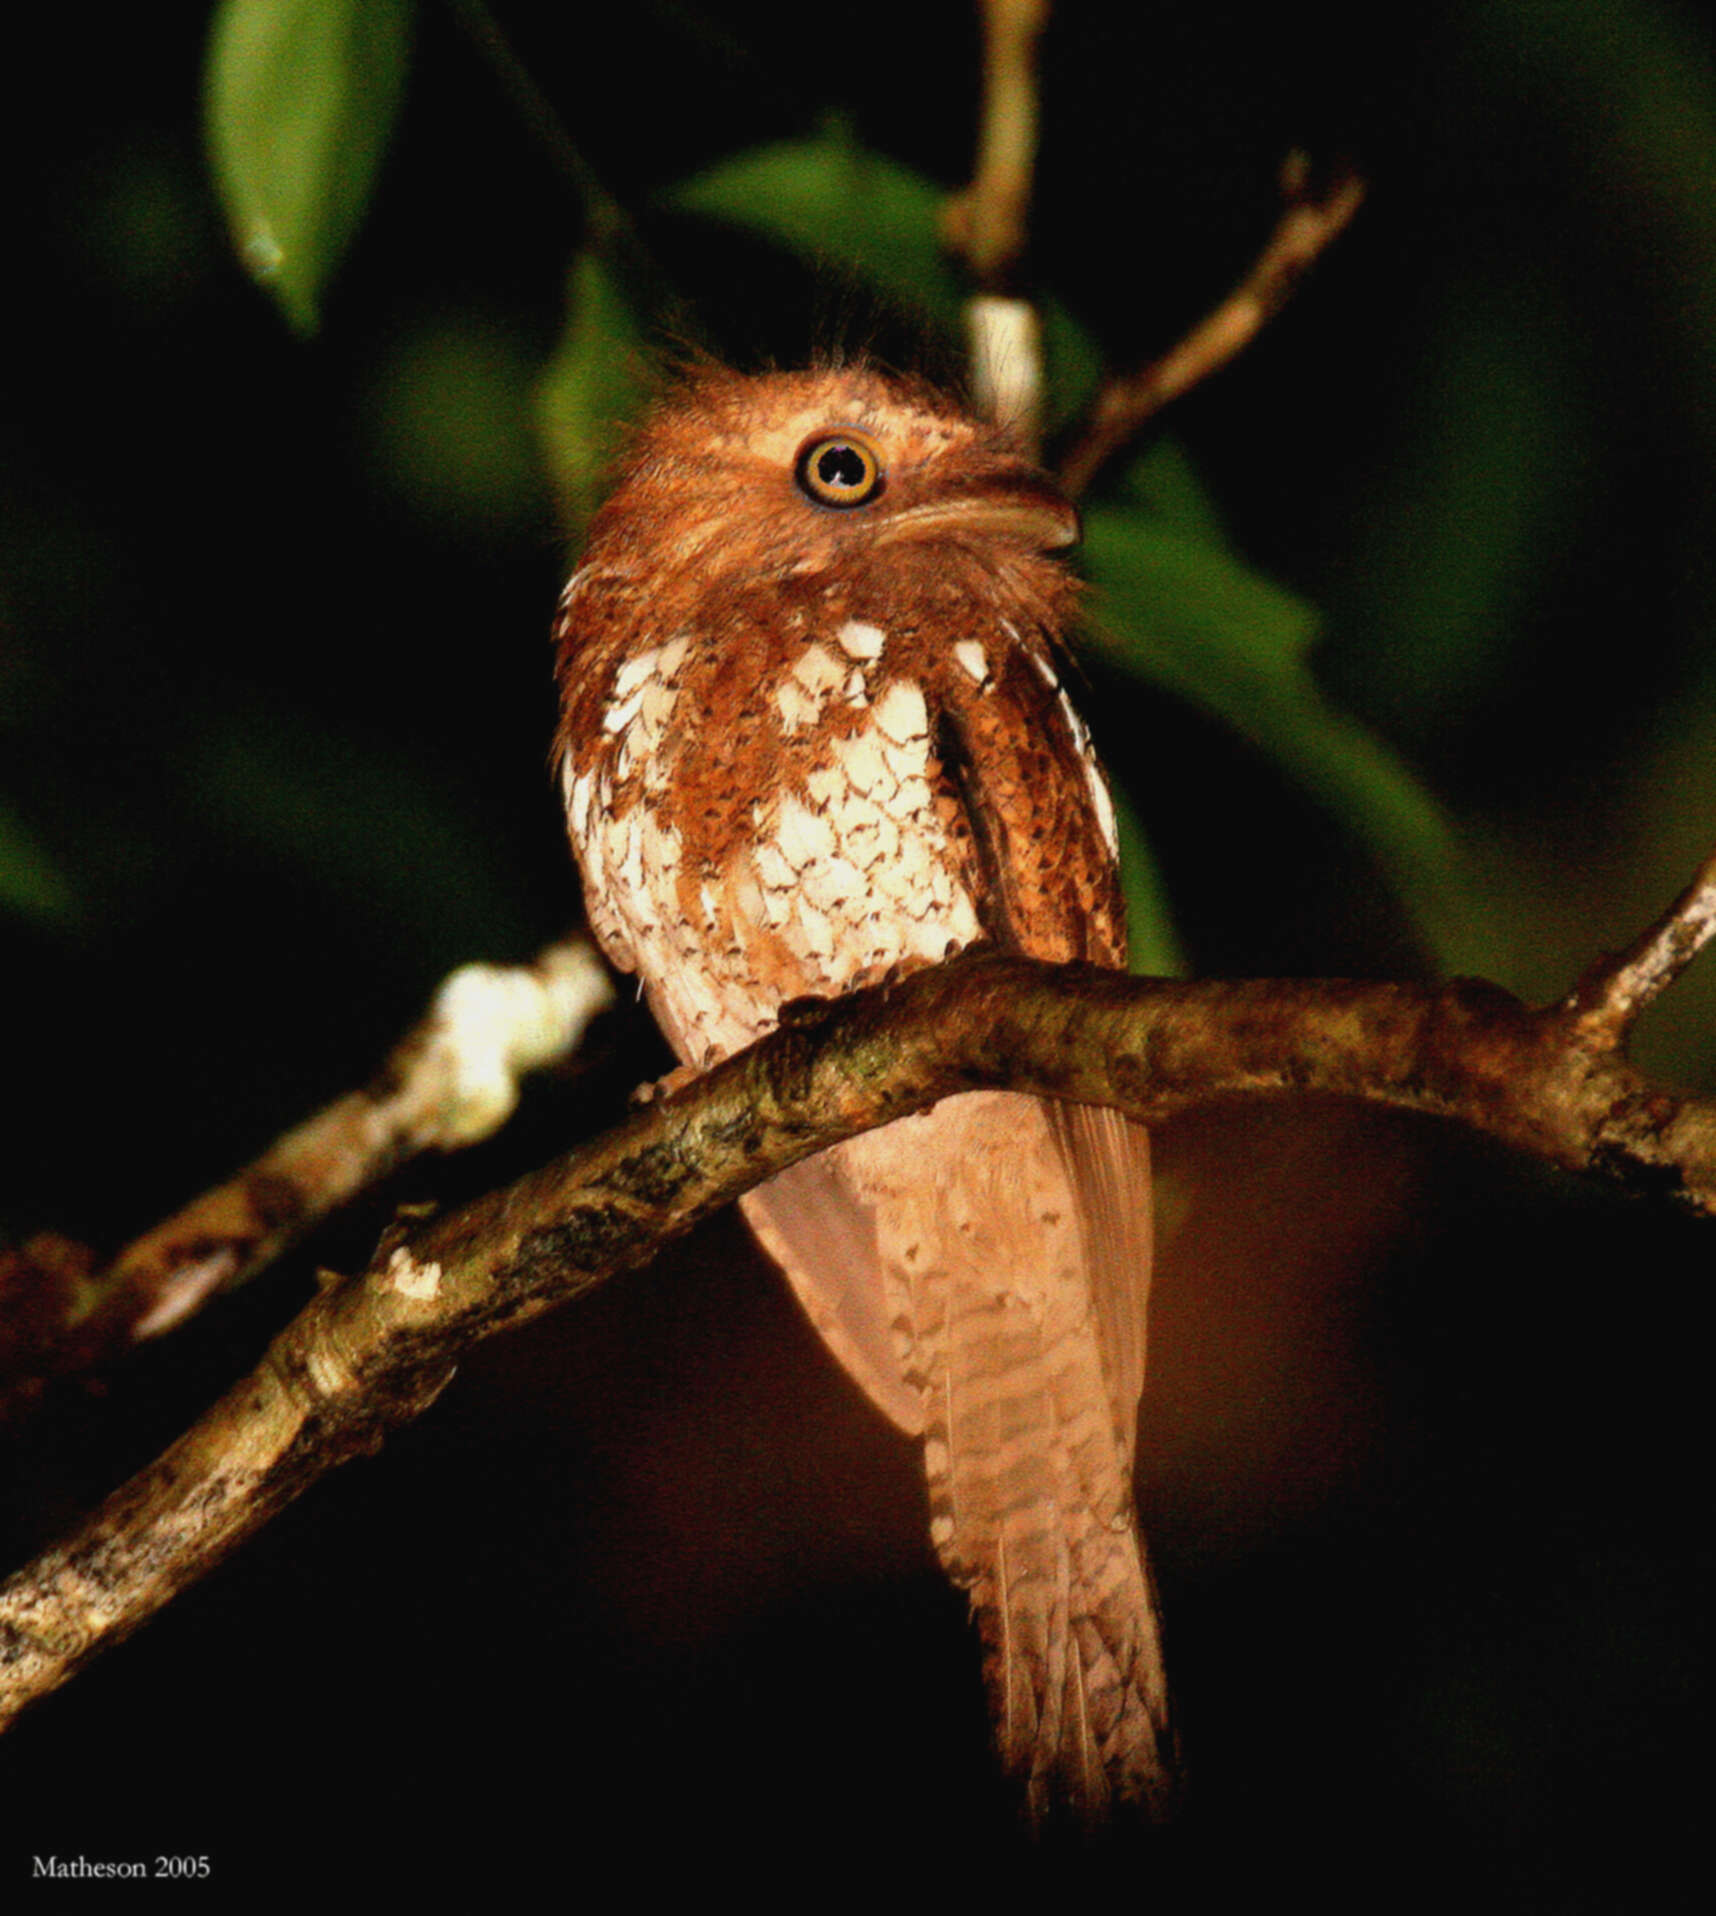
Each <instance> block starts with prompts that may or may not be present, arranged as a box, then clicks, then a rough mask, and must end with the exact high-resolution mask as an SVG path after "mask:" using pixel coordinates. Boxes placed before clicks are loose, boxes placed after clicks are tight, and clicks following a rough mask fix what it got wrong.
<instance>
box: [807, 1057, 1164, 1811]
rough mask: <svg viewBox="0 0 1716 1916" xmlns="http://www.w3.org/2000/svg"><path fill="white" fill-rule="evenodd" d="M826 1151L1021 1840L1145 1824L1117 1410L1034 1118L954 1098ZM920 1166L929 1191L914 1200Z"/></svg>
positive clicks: (1143, 1575)
mask: <svg viewBox="0 0 1716 1916" xmlns="http://www.w3.org/2000/svg"><path fill="white" fill-rule="evenodd" d="M840 1149H841V1153H842V1155H843V1159H844V1163H843V1170H844V1172H845V1174H846V1175H847V1176H849V1177H850V1178H851V1179H852V1180H853V1183H854V1186H855V1187H856V1188H857V1189H858V1190H859V1191H860V1192H861V1193H862V1194H863V1195H864V1196H865V1198H866V1199H867V1200H868V1202H869V1203H870V1204H871V1205H872V1206H873V1208H874V1215H875V1217H876V1220H877V1249H878V1253H879V1256H880V1260H881V1264H882V1268H883V1275H884V1279H885V1282H886V1283H887V1287H888V1290H889V1296H890V1304H891V1308H892V1312H893V1319H894V1332H895V1336H896V1338H897V1340H898V1345H899V1348H900V1351H901V1356H902V1365H903V1370H904V1373H905V1377H906V1381H907V1382H908V1384H909V1385H910V1386H911V1387H912V1388H914V1389H915V1390H916V1391H917V1392H918V1393H919V1396H920V1399H921V1402H922V1404H923V1429H924V1439H925V1442H924V1463H925V1472H926V1476H927V1478H928V1482H929V1495H930V1536H931V1540H932V1542H933V1543H934V1544H935V1547H936V1550H937V1552H938V1553H939V1555H940V1557H941V1559H942V1562H943V1565H944V1567H945V1568H946V1570H947V1572H948V1574H949V1576H950V1577H951V1578H952V1579H953V1580H954V1581H955V1582H956V1583H958V1584H959V1585H960V1586H961V1587H962V1588H964V1589H965V1590H966V1591H967V1592H968V1594H969V1596H970V1600H971V1606H972V1611H973V1615H974V1617H975V1619H976V1622H977V1625H978V1630H979V1633H980V1635H981V1638H982V1642H983V1647H984V1674H985V1681H986V1683H987V1687H988V1690H989V1698H990V1707H991V1713H992V1719H993V1724H994V1730H995V1738H996V1742H997V1745H998V1748H999V1753H1000V1756H1001V1761H1002V1765H1003V1767H1004V1769H1005V1770H1006V1772H1007V1774H1008V1775H1009V1777H1010V1778H1012V1779H1013V1780H1014V1782H1015V1783H1016V1784H1017V1785H1018V1786H1019V1788H1020V1789H1021V1791H1022V1792H1023V1795H1024V1799H1025V1803H1026V1807H1027V1809H1028V1811H1029V1813H1030V1814H1031V1816H1032V1817H1033V1819H1034V1820H1042V1819H1044V1818H1047V1817H1053V1816H1058V1815H1071V1816H1072V1817H1073V1818H1075V1819H1076V1820H1078V1821H1080V1822H1084V1823H1088V1824H1095V1823H1098V1822H1100V1821H1102V1820H1103V1818H1104V1817H1105V1816H1107V1815H1109V1814H1110V1813H1111V1812H1112V1811H1114V1810H1115V1809H1116V1808H1118V1807H1119V1806H1121V1805H1126V1806H1128V1807H1129V1808H1131V1809H1132V1810H1134V1811H1135V1812H1142V1813H1143V1814H1145V1815H1150V1816H1157V1815H1162V1814H1165V1813H1166V1811H1167V1809H1168V1807H1169V1804H1170V1799H1171V1797H1172V1794H1173V1781H1172V1776H1173V1749H1172V1735H1171V1730H1170V1727H1169V1721H1168V1705H1167V1690H1166V1684H1165V1681H1164V1677H1163V1670H1162V1655H1161V1642H1160V1635H1159V1631H1158V1627H1157V1622H1156V1612H1155V1605H1154V1600H1153V1593H1152V1590H1151V1585H1150V1577H1149V1572H1148V1569H1147V1567H1146V1564H1145V1559H1144V1554H1143V1546H1142V1543H1141V1540H1140V1538H1139V1534H1138V1527H1137V1523H1136V1520H1135V1518H1134V1515H1133V1509H1132V1493H1131V1481H1130V1479H1131V1469H1130V1465H1131V1426H1132V1422H1133V1418H1134V1415H1135V1405H1136V1399H1135V1397H1134V1398H1133V1400H1132V1401H1131V1402H1128V1403H1125V1404H1117V1403H1116V1402H1115V1398H1114V1391H1113V1381H1114V1375H1115V1365H1114V1363H1113V1362H1112V1360H1109V1361H1107V1362H1105V1353H1104V1349H1103V1343H1102V1337H1101V1334H1100V1315H1101V1313H1100V1311H1099V1308H1098V1301H1097V1299H1096V1298H1095V1297H1094V1295H1093V1290H1094V1288H1095V1287H1096V1286H1097V1285H1099V1284H1103V1283H1112V1282H1114V1281H1115V1279H1114V1275H1113V1273H1110V1272H1107V1271H1105V1270H1104V1269H1103V1268H1102V1267H1101V1262H1100V1259H1098V1260H1093V1257H1092V1253H1091V1245H1092V1242H1093V1240H1095V1239H1096V1238H1097V1237H1098V1235H1099V1234H1098V1233H1095V1232H1093V1231H1092V1229H1091V1227H1090V1225H1089V1224H1088V1222H1087V1221H1086V1219H1085V1217H1084V1214H1083V1210H1082V1208H1081V1204H1080V1201H1079V1199H1080V1195H1081V1194H1080V1193H1079V1192H1078V1191H1077V1190H1076V1189H1075V1187H1074V1181H1073V1175H1072V1171H1071V1169H1070V1167H1069V1165H1068V1163H1067V1160H1066V1157H1065V1155H1064V1148H1063V1145H1062V1143H1061V1142H1060V1141H1059V1138H1058V1136H1057V1131H1056V1128H1055V1126H1054V1124H1053V1123H1052V1121H1051V1118H1050V1115H1049V1112H1048V1111H1047V1109H1046V1108H1045V1107H1044V1106H1043V1105H1041V1104H1039V1103H1037V1102H1036V1101H1034V1100H1031V1099H1028V1098H1022V1097H1018V1096H1015V1095H1013V1094H1009V1093H991V1092H983V1093H975V1094H969V1095H967V1096H964V1097H959V1098H954V1099H949V1100H947V1101H945V1102H944V1103H943V1104H941V1105H938V1106H937V1107H936V1108H935V1110H934V1111H933V1112H930V1113H928V1114H926V1115H925V1116H924V1117H923V1118H920V1119H915V1120H913V1119H908V1120H906V1121H904V1122H903V1123H900V1124H895V1125H891V1126H889V1127H887V1129H885V1130H883V1131H879V1132H875V1133H872V1134H870V1135H869V1136H867V1137H864V1138H860V1139H855V1140H853V1142H852V1143H850V1144H847V1145H844V1146H842V1147H840ZM926 1163H933V1164H934V1165H935V1166H937V1167H938V1170H939V1173H940V1174H939V1175H938V1176H935V1177H932V1178H930V1179H927V1180H926V1178H925V1175H924V1172H925V1165H926ZM1147 1200H1148V1193H1147V1190H1146V1192H1145V1193H1144V1198H1143V1201H1144V1202H1146V1203H1147ZM1107 1235H1108V1236H1109V1238H1110V1239H1111V1234H1107ZM1140 1295H1141V1289H1140ZM1141 1342H1142V1340H1141V1338H1140V1339H1139V1345H1140V1348H1141Z"/></svg>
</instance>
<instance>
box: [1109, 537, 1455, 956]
mask: <svg viewBox="0 0 1716 1916" xmlns="http://www.w3.org/2000/svg"><path fill="white" fill-rule="evenodd" d="M1085 557H1086V562H1087V568H1088V571H1089V574H1090V577H1091V580H1092V582H1093V584H1094V585H1095V586H1096V588H1097V593H1098V603H1097V607H1096V625H1097V629H1098V633H1099V636H1100V638H1101V639H1103V640H1106V644H1105V646H1104V650H1105V651H1106V652H1107V653H1108V656H1109V657H1110V658H1111V659H1113V660H1114V661H1115V662H1116V663H1117V664H1119V665H1120V666H1122V667H1123V668H1124V669H1125V670H1127V671H1130V672H1133V673H1136V674H1137V675H1138V676H1139V677H1141V678H1145V679H1148V680H1150V681H1151V682H1152V683H1154V684H1157V685H1161V686H1165V687H1167V688H1168V689H1169V690H1171V691H1173V692H1176V693H1178V694H1179V695H1180V696H1181V697H1182V698H1185V699H1187V700H1188V701H1190V702H1191V703H1192V704H1194V705H1197V706H1199V707H1201V708H1202V709H1203V710H1205V711H1207V712H1210V713H1213V714H1214V715H1215V716H1216V717H1218V718H1220V719H1222V720H1223V721H1225V722H1226V723H1227V724H1229V725H1231V726H1232V727H1233V728H1234V729H1235V730H1236V731H1238V732H1239V733H1241V734H1242V735H1243V736H1244V737H1246V738H1248V739H1250V740H1251V741H1252V742H1253V743H1254V744H1255V745H1256V746H1258V747H1259V749H1260V750H1261V751H1263V752H1264V753H1265V754H1266V755H1267V756H1268V757H1269V758H1270V759H1271V760H1272V761H1273V762H1274V763H1275V764H1276V765H1277V766H1279V767H1280V768H1281V769H1282V770H1283V771H1284V772H1286V773H1287V774H1288V775H1289V776H1290V777H1291V778H1293V779H1294V780H1295V781H1296V782H1297V783H1299V784H1300V785H1302V786H1303V787H1304V788H1305V789H1306V790H1307V791H1309V792H1310V793H1311V794H1312V795H1313V796H1314V797H1316V798H1317V799H1318V800H1320V801H1321V802H1322V803H1323V804H1325V805H1326V806H1327V807H1328V808H1329V809H1330V810H1331V811H1332V812H1334V813H1335V815H1336V816H1337V817H1339V818H1340V819H1342V820H1343V821H1344V823H1345V824H1346V825H1347V826H1348V827H1349V829H1351V830H1352V831H1353V832H1355V833H1356V834H1357V835H1358V836H1359V837H1361V838H1362V839H1363V840H1364V842H1365V843H1366V844H1368V845H1369V847H1370V848H1371V850H1372V851H1373V853H1374V854H1375V855H1376V857H1377V858H1378V860H1379V862H1380V863H1381V864H1382V866H1383V869H1384V870H1385V872H1386V873H1387V874H1388V876H1389V878H1390V880H1391V882H1392V883H1393V884H1394V886H1395V887H1396V889H1397V890H1398V891H1399V893H1400V895H1401V897H1402V899H1403V900H1404V901H1405V903H1406V905H1407V906H1408V908H1409V909H1410V910H1411V911H1412V913H1413V915H1414V917H1415V918H1416V919H1417V921H1418V923H1419V926H1420V928H1421V929H1422V930H1423V931H1424V932H1425V933H1426V934H1427V935H1428V936H1429V937H1430V939H1431V941H1432V943H1433V944H1435V945H1436V946H1437V948H1438V949H1440V948H1442V946H1443V945H1444V944H1445V942H1446V940H1447V938H1448V937H1449V936H1450V935H1451V934H1452V932H1453V930H1454V929H1455V924H1456V907H1457V900H1456V897H1455V892H1456V873H1455V864H1454V851H1453V841H1452V837H1451V834H1450V832H1449V830H1448V827H1447V824H1446V822H1445V821H1444V819H1443V817H1442V814H1441V812H1440V810H1439V809H1438V807H1437V805H1436V803H1435V801H1434V800H1433V799H1432V798H1431V797H1430V795H1429V793H1428V792H1426V791H1425V790H1424V788H1423V787H1422V786H1421V785H1420V784H1419V783H1418V782H1417V780H1416V779H1414V778H1413V776H1412V774H1411V773H1410V772H1409V771H1408V770H1407V769H1406V767H1405V766H1404V765H1402V764H1401V763H1400V761H1399V760H1398V759H1396V758H1395V757H1394V756H1393V754H1392V753H1391V752H1390V751H1389V750H1388V748H1387V747H1386V746H1385V745H1383V744H1382V743H1381V741H1380V740H1378V739H1377V738H1375V737H1374V736H1373V735H1372V734H1371V733H1370V732H1368V731H1366V730H1365V728H1364V727H1363V726H1362V725H1360V724H1359V723H1358V722H1357V720H1355V719H1353V718H1350V717H1349V716H1348V715H1347V714H1345V713H1343V712H1340V711H1338V710H1337V709H1336V708H1335V707H1333V706H1332V705H1330V704H1329V703H1328V701H1327V700H1326V699H1325V698H1324V696H1323V694H1322V692H1321V690H1320V689H1319V688H1318V686H1317V683H1316V680H1315V679H1314V678H1313V677H1312V675H1311V670H1310V666H1309V662H1308V654H1309V651H1310V648H1311V644H1312V641H1313V640H1314V639H1315V638H1316V635H1317V619H1316V614H1315V613H1314V612H1313V611H1312V609H1311V608H1310V607H1309V606H1308V605H1306V604H1305V602H1304V601H1303V600H1301V599H1299V598H1297V597H1295V596H1294V595H1293V594H1292V593H1290V592H1288V591H1285V590H1284V589H1283V588H1282V587H1280V586H1278V585H1274V584H1272V583H1270V582H1269V581H1268V580H1266V579H1263V578H1260V577H1259V576H1258V575H1257V574H1256V573H1254V572H1251V571H1250V570H1248V569H1247V568H1246V567H1245V566H1244V565H1242V564H1241V563H1240V562H1239V560H1237V559H1235V558H1234V557H1233V556H1232V554H1230V553H1228V552H1226V551H1224V550H1223V549H1222V548H1221V547H1220V546H1218V545H1216V544H1214V543H1212V542H1211V541H1210V540H1208V539H1206V538H1197V537H1193V536H1191V535H1189V534H1188V533H1186V532H1185V531H1183V530H1181V529H1180V528H1179V527H1177V526H1175V525H1171V524H1169V523H1167V522H1166V521H1165V520H1162V519H1155V518H1150V517H1148V516H1146V515H1145V514H1144V513H1143V512H1141V511H1140V510H1138V509H1136V508H1126V507H1098V508H1094V509H1092V510H1091V511H1090V512H1088V513H1087V514H1086V516H1085Z"/></svg>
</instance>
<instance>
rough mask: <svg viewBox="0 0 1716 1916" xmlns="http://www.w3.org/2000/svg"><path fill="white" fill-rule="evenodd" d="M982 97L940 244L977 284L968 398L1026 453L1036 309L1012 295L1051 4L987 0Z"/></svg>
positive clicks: (970, 314)
mask: <svg viewBox="0 0 1716 1916" xmlns="http://www.w3.org/2000/svg"><path fill="white" fill-rule="evenodd" d="M981 5H982V14H983V94H982V101H981V104H980V106H979V109H978V123H977V158H976V164H975V170H974V172H973V174H972V180H971V184H970V185H969V186H968V187H966V188H965V189H964V190H963V191H962V192H959V193H955V194H954V195H952V197H951V198H949V199H948V201H947V202H946V204H945V205H944V206H943V207H942V213H941V232H942V240H943V243H944V244H945V245H946V247H947V249H948V251H949V252H950V253H952V254H953V255H954V257H955V258H956V259H958V260H959V262H960V263H961V265H962V266H963V267H964V268H965V271H966V274H967V275H968V277H969V278H970V280H971V283H972V285H973V287H974V288H975V289H976V290H975V291H974V292H973V294H972V297H971V298H970V300H968V301H967V303H966V329H967V333H968V335H969V340H968V345H969V354H970V363H971V401H972V404H973V406H974V407H975V408H976V410H977V412H978V413H979V414H980V415H981V416H982V417H983V418H985V419H990V420H993V421H994V422H995V423H996V424H997V425H1004V426H1006V427H1007V428H1008V429H1009V431H1011V432H1012V434H1013V436H1014V437H1015V439H1017V441H1018V442H1019V445H1020V448H1021V450H1023V451H1024V452H1025V453H1026V454H1027V455H1028V456H1029V457H1031V458H1032V459H1035V458H1036V457H1037V456H1038V451H1039V447H1040V445H1041V440H1042V412H1043V347H1042V336H1041V327H1040V325H1039V322H1038V318H1037V310H1036V308H1035V307H1034V306H1033V305H1032V304H1031V303H1030V301H1029V300H1026V299H1021V298H1019V297H1018V296H1017V295H1016V294H1015V293H1014V292H1013V291H1012V285H1011V283H1012V280H1013V277H1014V274H1015V271H1016V269H1017V268H1018V265H1019V262H1020V261H1021V260H1022V259H1023V257H1024V254H1025V249H1026V245H1027V238H1028V232H1029V226H1028V221H1029V216H1030V207H1031V184H1032V176H1033V174H1034V171H1035V168H1036V160H1037V124H1038V117H1039V115H1038V103H1037V91H1038V76H1037V47H1038V43H1039V42H1040V41H1041V39H1042V35H1043V29H1044V27H1045V26H1046V25H1047V23H1048V17H1049V0H981Z"/></svg>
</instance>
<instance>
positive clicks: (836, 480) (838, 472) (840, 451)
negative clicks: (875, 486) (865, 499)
mask: <svg viewBox="0 0 1716 1916" xmlns="http://www.w3.org/2000/svg"><path fill="white" fill-rule="evenodd" d="M816 476H817V478H818V479H820V480H821V481H822V483H823V484H824V485H825V486H827V487H828V488H829V489H830V490H831V491H838V490H839V489H841V488H842V487H846V488H849V489H855V488H857V487H858V486H861V485H863V483H864V481H865V480H866V479H867V478H868V477H869V471H868V468H867V467H866V466H865V464H864V456H863V454H862V453H860V452H859V451H858V450H857V449H856V448H855V447H852V446H830V447H828V449H827V450H826V451H824V452H819V453H818V454H817V455H816Z"/></svg>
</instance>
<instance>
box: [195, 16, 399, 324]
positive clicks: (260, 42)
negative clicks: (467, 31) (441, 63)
mask: <svg viewBox="0 0 1716 1916" xmlns="http://www.w3.org/2000/svg"><path fill="white" fill-rule="evenodd" d="M410 37H411V8H410V4H409V0H221V5H220V7H219V10H218V11H217V12H216V14H215V17H214V23H213V26H212V28H211V29H210V34H209V49H208V65H207V70H206V73H205V77H204V112H205V115H206V121H207V131H208V141H209V152H210V157H211V161H212V164H213V168H214V175H215V182H216V185H217V186H218V188H219V191H220V197H221V203H222V205H223V206H224V207H225V209H226V216H227V220H228V223H229V224H230V226H231V228H232V235H233V240H234V243H235V244H236V246H237V248H238V254H239V258H240V259H241V260H242V261H243V262H244V265H245V268H246V270H247V271H248V272H249V273H250V275H251V277H252V278H253V279H255V280H257V281H258V282H259V283H260V284H261V285H262V286H264V287H266V288H267V290H268V291H269V292H270V293H272V294H273V296H274V298H275V299H276V300H277V301H278V302H279V305H280V307H281V310H282V311H283V312H284V313H285V315H286V318H287V320H288V321H289V322H290V323H291V325H292V326H293V327H294V328H296V329H297V330H298V331H299V332H302V333H309V332H313V331H314V330H315V326H316V318H317V303H318V301H319V299H320V296H321V292H322V288H323V286H324V285H325V284H326V282H327V279H328V277H329V275H330V274H331V273H332V271H333V269H334V267H335V266H336V265H337V264H338V262H339V259H340V256H341V255H342V254H343V253H344V251H345V249H346V246H347V244H348V243H349V242H350V240H351V238H352V235H353V234H354V233H355V232H356V231H357V227H358V223H359V221H360V220H361V219H362V218H363V212H364V207H365V205H366V204H367V202H368V199H369V194H370V188H371V187H372V186H373V185H374V183H375V176H376V172H377V169H378V168H379V166H380V164H381V157H382V154H383V152H384V151H385V150H386V147H387V141H388V135H389V134H390V133H391V131H392V129H393V121H394V116H395V113H396V112H397V110H398V106H399V99H400V94H401V92H402V90H403V85H404V79H405V66H406V59H407V54H408V49H409V44H410Z"/></svg>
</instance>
